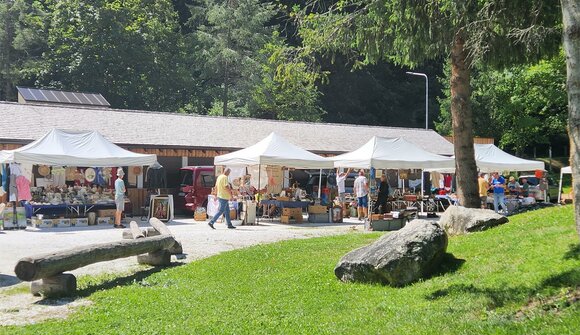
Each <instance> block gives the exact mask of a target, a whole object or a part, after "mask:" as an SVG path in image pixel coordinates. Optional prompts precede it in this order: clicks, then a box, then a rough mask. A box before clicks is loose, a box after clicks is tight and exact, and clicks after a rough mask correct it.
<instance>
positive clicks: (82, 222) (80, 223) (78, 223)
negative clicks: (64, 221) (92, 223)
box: [72, 218, 89, 227]
mask: <svg viewBox="0 0 580 335" xmlns="http://www.w3.org/2000/svg"><path fill="white" fill-rule="evenodd" d="M72 222H73V224H74V226H75V227H88V226H89V219H88V218H76V219H73V220H72Z"/></svg>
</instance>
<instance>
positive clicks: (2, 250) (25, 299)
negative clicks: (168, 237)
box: [0, 219, 363, 325]
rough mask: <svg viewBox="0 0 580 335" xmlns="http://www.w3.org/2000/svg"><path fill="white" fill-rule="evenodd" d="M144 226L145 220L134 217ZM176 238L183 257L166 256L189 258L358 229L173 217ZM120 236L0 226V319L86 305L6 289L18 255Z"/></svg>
mask: <svg viewBox="0 0 580 335" xmlns="http://www.w3.org/2000/svg"><path fill="white" fill-rule="evenodd" d="M138 223H139V226H140V227H143V228H145V227H148V226H149V224H148V223H147V222H138ZM168 228H169V230H171V232H172V234H173V235H174V236H175V238H176V240H178V241H180V242H181V243H182V245H183V252H184V254H186V258H185V259H176V258H175V256H173V257H172V261H177V262H185V263H187V262H191V261H194V260H197V259H200V258H205V257H209V256H212V255H215V254H219V253H221V252H223V251H228V250H233V249H240V248H245V247H249V246H252V245H256V244H261V243H272V242H276V241H281V240H288V239H295V238H310V237H319V236H328V235H336V234H342V233H346V232H348V231H352V230H357V231H363V225H362V223H360V222H359V221H356V220H351V219H346V220H345V223H342V224H331V223H320V224H310V223H302V224H290V225H288V224H280V223H278V222H276V221H274V222H271V221H270V220H266V221H265V222H260V224H259V225H257V226H239V227H238V228H237V229H235V230H233V229H232V230H230V229H227V228H226V226H225V224H220V223H218V224H216V230H212V229H210V228H209V227H208V225H207V223H206V222H197V221H194V220H193V219H176V220H174V221H172V222H171V223H170V224H168ZM120 239H122V230H121V229H114V228H112V227H111V226H90V227H78V228H77V227H68V228H41V229H36V228H31V227H29V228H27V229H26V230H6V231H0V325H8V324H23V323H32V322H39V321H43V320H45V319H47V318H55V317H66V316H67V315H68V313H70V311H72V310H73V309H74V308H75V307H76V306H80V305H86V304H88V303H90V302H89V301H86V300H83V299H77V300H72V299H68V300H66V299H60V300H51V301H46V300H43V303H39V302H40V301H41V300H42V299H41V298H37V297H33V296H32V295H31V294H30V293H26V294H14V293H10V292H9V290H10V289H11V288H13V287H16V286H21V285H27V284H25V283H22V282H21V281H20V280H19V279H18V278H16V276H15V274H14V266H15V265H16V263H17V262H18V260H19V259H20V258H22V257H26V256H34V255H38V254H43V253H49V252H55V251H61V250H66V249H69V248H74V247H78V246H85V245H89V244H93V243H106V242H114V241H118V240H120ZM138 267H139V265H138V264H137V259H136V257H135V256H133V257H127V258H122V259H117V260H114V261H107V262H101V263H95V264H92V265H89V266H85V267H82V268H80V269H77V270H73V271H70V273H73V274H74V275H77V276H78V275H86V274H91V275H95V274H102V273H119V272H123V273H126V272H130V271H134V270H136V269H137V268H138Z"/></svg>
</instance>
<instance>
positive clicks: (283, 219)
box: [280, 215, 290, 223]
mask: <svg viewBox="0 0 580 335" xmlns="http://www.w3.org/2000/svg"><path fill="white" fill-rule="evenodd" d="M280 223H290V217H289V216H288V215H282V216H280Z"/></svg>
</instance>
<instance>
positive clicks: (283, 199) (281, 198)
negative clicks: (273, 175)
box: [276, 197, 290, 201]
mask: <svg viewBox="0 0 580 335" xmlns="http://www.w3.org/2000/svg"><path fill="white" fill-rule="evenodd" d="M276 200H278V201H290V198H289V197H276Z"/></svg>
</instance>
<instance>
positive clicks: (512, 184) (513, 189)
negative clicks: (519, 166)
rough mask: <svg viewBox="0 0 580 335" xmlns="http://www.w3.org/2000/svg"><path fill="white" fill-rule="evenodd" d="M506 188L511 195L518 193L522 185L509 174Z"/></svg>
mask: <svg viewBox="0 0 580 335" xmlns="http://www.w3.org/2000/svg"><path fill="white" fill-rule="evenodd" d="M507 188H508V190H509V191H510V194H511V195H516V196H517V195H520V192H521V190H522V185H520V183H518V182H517V181H516V177H514V176H510V179H509V182H508V184H507Z"/></svg>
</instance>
